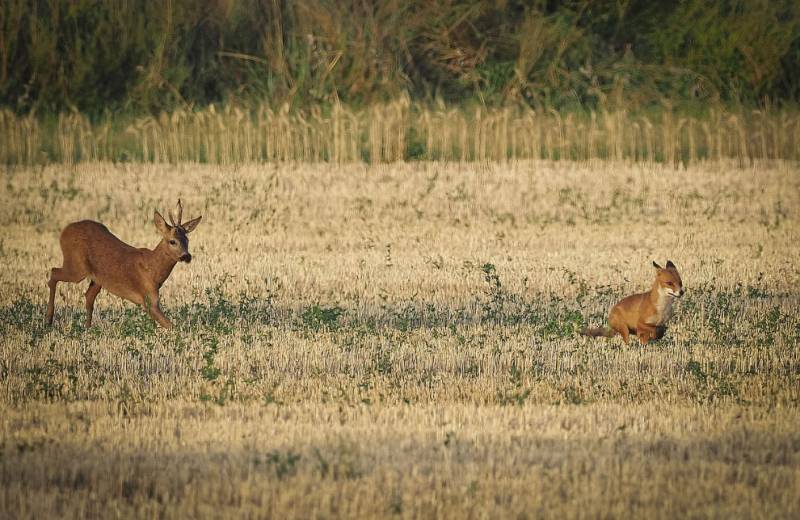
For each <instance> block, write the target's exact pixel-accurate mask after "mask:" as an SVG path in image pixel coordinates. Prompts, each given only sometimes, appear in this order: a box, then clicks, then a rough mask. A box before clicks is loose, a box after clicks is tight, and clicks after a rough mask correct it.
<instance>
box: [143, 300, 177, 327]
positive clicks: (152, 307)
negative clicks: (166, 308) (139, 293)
mask: <svg viewBox="0 0 800 520" xmlns="http://www.w3.org/2000/svg"><path fill="white" fill-rule="evenodd" d="M144 304H145V307H146V308H147V311H148V312H149V313H150V316H152V317H153V319H154V320H156V322H157V323H158V324H159V325H161V326H162V327H164V328H165V329H171V328H172V322H171V321H169V320H168V319H167V317H166V316H164V313H163V312H162V311H161V308H160V307H159V306H158V293H154V294H152V295H148V297H147V298H145V301H144Z"/></svg>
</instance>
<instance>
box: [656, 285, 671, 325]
mask: <svg viewBox="0 0 800 520" xmlns="http://www.w3.org/2000/svg"><path fill="white" fill-rule="evenodd" d="M675 298H676V296H674V295H673V294H670V291H669V289H666V288H664V287H659V288H658V301H657V302H656V316H655V321H656V322H655V323H654V325H664V324H665V323H667V321H669V319H670V318H671V317H672V304H673V302H674V301H675Z"/></svg>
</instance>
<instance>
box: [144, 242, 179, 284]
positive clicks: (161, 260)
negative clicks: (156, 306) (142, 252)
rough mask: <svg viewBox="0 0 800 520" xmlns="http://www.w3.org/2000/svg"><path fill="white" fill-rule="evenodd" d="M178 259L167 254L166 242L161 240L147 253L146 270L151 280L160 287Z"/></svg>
mask: <svg viewBox="0 0 800 520" xmlns="http://www.w3.org/2000/svg"><path fill="white" fill-rule="evenodd" d="M177 263H178V261H177V260H176V259H175V258H174V257H173V256H172V255H170V254H169V246H167V242H166V241H165V240H162V241H161V242H159V243H158V245H157V246H156V247H155V249H153V250H152V251H149V255H148V271H149V274H150V276H152V278H153V281H154V282H155V283H156V284H157V285H158V287H161V284H163V283H164V281H165V280H166V279H167V278H169V275H170V273H172V269H173V268H174V267H175V264H177Z"/></svg>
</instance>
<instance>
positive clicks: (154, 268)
mask: <svg viewBox="0 0 800 520" xmlns="http://www.w3.org/2000/svg"><path fill="white" fill-rule="evenodd" d="M168 215H169V220H170V224H171V225H170V224H167V223H166V221H164V217H162V216H161V214H159V212H158V211H156V212H155V214H154V222H155V225H156V229H157V230H158V233H159V234H160V235H161V237H162V238H161V241H160V242H159V243H158V245H157V246H156V247H155V249H153V250H150V249H147V248H141V249H139V248H135V247H132V246H129V245H128V244H126V243H125V242H123V241H122V240H120V239H118V238H117V237H116V236H114V235H113V234H112V233H111V232H110V231H109V230H108V228H107V227H105V226H104V225H103V224H100V223H99V222H94V221H92V220H82V221H80V222H73V223H72V224H69V225H68V226H67V227H65V228H64V231H62V232H61V237H60V242H61V252H62V254H63V256H64V261H63V262H62V266H61V267H54V268H53V269H52V270H51V271H50V281H49V282H48V283H47V284H48V285H49V286H50V301H49V303H48V304H47V324H48V325H52V323H53V310H54V301H55V297H56V285H58V282H72V283H78V282H80V281H81V280H83V279H84V278H87V277H88V278H89V280H90V282H89V288H88V289H87V290H86V327H87V328H88V327H91V325H92V311H93V310H94V300H95V298H97V294H98V293H99V292H100V289H105V290H107V291H108V292H110V293H111V294H116V295H117V296H119V297H120V298H124V299H126V300H130V301H132V302H133V303H135V304H137V305H142V306H145V308H146V310H147V311H148V312H149V313H150V315H151V316H152V317H153V319H155V320H156V321H157V322H158V324H159V325H161V326H162V327H165V328H171V327H172V323H171V322H170V321H169V320H168V319H167V317H166V316H164V313H163V312H161V309H160V308H159V306H158V290H159V289H160V288H161V285H162V284H163V283H164V281H165V280H166V279H167V278H168V277H169V275H170V273H171V272H172V268H173V267H175V264H176V263H178V262H186V263H187V264H188V263H189V262H191V261H192V255H190V254H189V239H188V238H187V237H186V235H188V234H189V233H191V232H192V231H194V228H196V227H197V224H199V223H200V219H201V218H203V217H197V218H196V219H192V220H190V221H189V222H186V223H185V224H183V223H181V219H182V218H183V207H182V206H181V201H180V199H179V200H178V218H177V219H176V218H175V217H174V216H173V214H172V212H171V211H170V212H169V213H168Z"/></svg>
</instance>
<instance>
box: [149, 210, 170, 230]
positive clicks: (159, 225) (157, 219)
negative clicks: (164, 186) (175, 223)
mask: <svg viewBox="0 0 800 520" xmlns="http://www.w3.org/2000/svg"><path fill="white" fill-rule="evenodd" d="M153 223H154V224H155V225H156V229H157V230H158V232H159V233H160V234H161V236H167V235H169V231H170V225H169V224H167V221H166V220H164V217H162V216H161V213H159V212H158V211H155V212H153Z"/></svg>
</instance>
